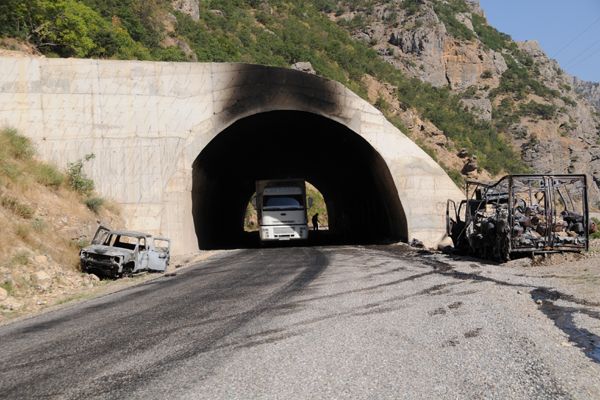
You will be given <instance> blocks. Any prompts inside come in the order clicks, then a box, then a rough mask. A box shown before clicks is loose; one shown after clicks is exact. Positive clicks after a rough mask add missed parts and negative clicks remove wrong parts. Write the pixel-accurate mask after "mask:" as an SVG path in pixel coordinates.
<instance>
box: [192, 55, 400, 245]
mask: <svg viewBox="0 0 600 400" xmlns="http://www.w3.org/2000/svg"><path fill="white" fill-rule="evenodd" d="M229 74H232V76H231V77H229V78H230V79H229V82H228V83H227V87H229V88H235V90H231V95H230V98H229V99H225V104H224V106H223V111H222V112H221V113H220V114H217V115H216V117H217V120H218V121H220V122H217V129H220V130H221V131H220V132H218V134H217V135H216V137H215V138H214V139H213V140H212V141H211V142H210V143H208V144H207V146H206V147H205V148H204V149H203V150H202V151H201V152H200V154H199V155H198V157H197V159H196V160H195V161H194V164H193V183H192V186H193V187H192V203H193V206H192V207H193V218H194V226H195V229H196V236H197V238H198V245H199V248H200V249H227V248H252V247H257V246H258V245H259V240H258V235H257V234H256V233H251V234H249V233H245V232H244V231H243V218H244V214H245V211H246V206H247V203H248V200H249V199H250V197H251V196H252V194H253V193H254V189H255V188H254V184H255V181H256V180H260V179H287V178H301V179H302V178H304V179H305V180H306V181H309V182H311V183H313V184H314V185H315V186H316V187H317V188H318V189H319V191H320V192H321V193H322V194H323V195H324V197H325V201H326V205H327V209H328V212H329V226H330V230H329V232H328V234H327V235H324V234H320V233H313V234H312V237H314V238H317V239H319V241H317V242H315V241H311V240H309V241H308V242H307V243H306V244H307V245H312V244H324V243H327V244H359V243H360V244H366V243H389V242H397V241H400V240H404V241H405V240H407V236H408V235H407V222H406V216H405V214H404V210H403V209H402V204H401V203H400V198H399V196H398V193H397V190H396V186H395V184H394V181H393V178H392V176H391V173H390V171H389V168H388V166H387V164H386V163H385V161H384V160H383V158H382V157H381V156H380V155H379V153H377V151H376V150H375V149H374V148H373V147H372V146H371V145H370V144H369V143H368V142H367V141H366V140H365V139H363V138H362V137H361V136H360V135H359V134H358V133H356V132H354V131H352V130H351V129H349V128H348V127H347V126H346V123H349V121H346V122H344V121H342V119H343V118H344V117H341V116H342V115H344V113H343V112H342V111H343V108H344V107H345V104H346V103H347V101H346V99H345V97H346V95H345V94H344V93H345V90H346V89H345V88H343V86H341V85H339V84H337V83H335V82H333V81H329V80H326V79H323V78H320V77H317V76H314V75H310V74H305V73H302V72H298V71H293V70H289V69H283V68H271V67H264V66H256V65H244V64H236V65H234V66H233V68H232V69H231V71H230V72H229ZM277 110H279V111H277ZM325 116H327V117H325ZM333 118H336V119H337V120H338V121H342V122H338V121H336V120H334V119H333ZM309 236H311V235H309Z"/></svg>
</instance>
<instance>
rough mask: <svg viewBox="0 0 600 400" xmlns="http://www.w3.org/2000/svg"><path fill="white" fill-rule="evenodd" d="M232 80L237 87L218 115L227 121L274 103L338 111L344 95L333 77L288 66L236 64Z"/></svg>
mask: <svg viewBox="0 0 600 400" xmlns="http://www.w3.org/2000/svg"><path fill="white" fill-rule="evenodd" d="M232 73H234V74H235V76H234V77H233V81H232V82H231V87H234V88H236V90H235V91H232V95H231V97H230V98H229V99H227V100H226V103H225V106H224V107H223V112H222V114H221V115H220V116H219V117H220V120H221V124H222V125H228V124H229V123H231V121H234V120H235V119H237V118H238V116H239V115H245V114H247V113H249V112H252V111H253V110H256V109H257V108H259V109H260V108H264V109H268V108H270V107H271V105H272V104H273V103H276V104H281V105H283V106H285V105H287V106H289V105H292V106H293V105H305V104H309V105H311V106H312V107H314V108H316V109H319V110H322V112H324V113H326V114H330V115H334V114H338V113H339V109H340V107H341V104H343V98H342V96H340V87H339V86H338V84H336V83H335V82H333V81H330V80H327V79H324V78H321V77H318V76H315V75H311V74H306V73H303V72H300V71H295V70H291V69H287V68H277V67H265V66H258V65H250V64H237V65H236V70H235V72H232Z"/></svg>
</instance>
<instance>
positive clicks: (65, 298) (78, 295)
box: [0, 251, 221, 325]
mask: <svg viewBox="0 0 600 400" xmlns="http://www.w3.org/2000/svg"><path fill="white" fill-rule="evenodd" d="M220 253H221V251H202V252H198V253H192V254H186V255H181V256H174V257H172V258H171V263H170V265H169V267H168V268H167V271H166V272H165V273H141V274H137V275H134V276H132V277H127V278H122V279H115V280H113V279H105V280H101V279H100V278H98V277H97V276H96V275H93V274H85V273H77V275H79V279H81V280H82V281H84V282H87V284H86V285H85V286H83V287H68V288H65V290H62V291H60V292H55V293H53V294H51V295H48V294H46V295H45V296H40V295H38V296H36V295H32V296H30V298H29V299H28V301H27V307H20V308H19V309H14V310H11V309H10V308H9V307H10V306H11V304H10V301H14V300H11V299H10V298H6V299H4V301H0V325H4V324H7V323H10V322H14V321H17V320H21V319H25V318H29V317H32V316H35V315H39V314H42V313H45V312H49V311H53V310H57V309H59V308H62V307H65V306H67V305H70V304H73V303H76V302H79V301H82V300H87V299H91V298H94V297H100V296H104V295H107V294H110V293H114V292H118V291H120V290H123V289H126V288H128V287H131V286H135V285H139V284H141V283H144V282H148V281H151V280H155V279H160V278H162V277H164V276H165V275H173V274H177V273H179V272H181V271H183V270H185V269H186V268H189V267H191V266H193V265H195V264H197V263H200V262H202V261H205V260H207V259H209V258H211V257H213V256H215V255H217V254H220ZM7 300H8V302H7Z"/></svg>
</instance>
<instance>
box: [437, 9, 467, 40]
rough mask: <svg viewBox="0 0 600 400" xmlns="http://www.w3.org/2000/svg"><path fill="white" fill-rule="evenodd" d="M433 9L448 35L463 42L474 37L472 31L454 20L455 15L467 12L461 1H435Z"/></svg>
mask: <svg viewBox="0 0 600 400" xmlns="http://www.w3.org/2000/svg"><path fill="white" fill-rule="evenodd" d="M433 8H434V10H435V12H436V14H437V15H438V17H439V18H440V20H441V21H442V22H443V23H444V26H446V30H447V31H448V33H449V34H450V35H452V36H454V37H455V38H457V39H464V40H471V39H473V38H474V37H475V35H474V34H473V31H471V30H470V29H469V28H467V27H466V25H465V24H463V23H462V22H460V21H459V20H457V19H456V14H458V13H462V12H468V11H469V9H468V8H467V6H466V4H465V3H464V1H463V0H448V1H445V2H441V1H437V0H436V1H435V3H434V6H433Z"/></svg>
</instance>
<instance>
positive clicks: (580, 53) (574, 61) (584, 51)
mask: <svg viewBox="0 0 600 400" xmlns="http://www.w3.org/2000/svg"><path fill="white" fill-rule="evenodd" d="M598 43H600V40H596V41H595V42H594V43H592V44H591V45H589V46H586V47H585V48H584V49H583V50H582V51H581V52H579V53H578V54H577V55H576V56H575V57H573V58H571V59H570V60H569V61H567V62H566V63H565V67H566V66H569V65H571V64H573V63H576V64H577V63H579V62H580V61H577V59H578V58H579V57H581V56H585V55H586V53H587V52H588V51H590V50H592V49H593V48H594V46H596V45H597V44H598ZM592 51H595V50H592ZM594 54H595V53H594ZM588 58H589V57H586V58H585V59H586V60H587V59H588Z"/></svg>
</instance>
